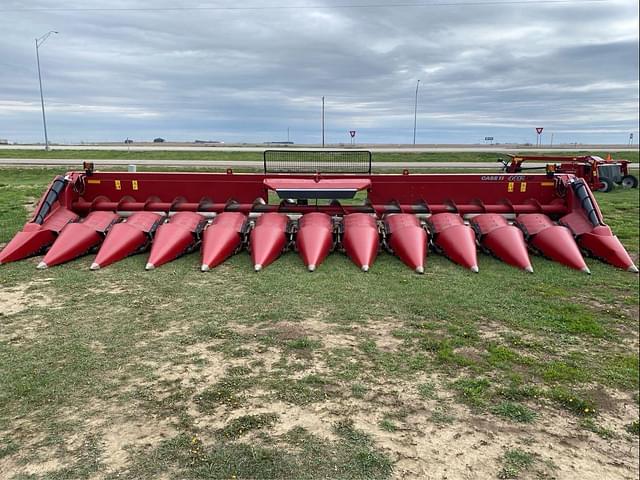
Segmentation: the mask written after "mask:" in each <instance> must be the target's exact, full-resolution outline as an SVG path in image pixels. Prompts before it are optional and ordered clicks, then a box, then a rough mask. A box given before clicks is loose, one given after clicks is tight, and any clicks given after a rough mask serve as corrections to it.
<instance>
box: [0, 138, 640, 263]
mask: <svg viewBox="0 0 640 480" xmlns="http://www.w3.org/2000/svg"><path fill="white" fill-rule="evenodd" d="M264 165H265V169H264V172H263V173H244V174H237V173H233V172H232V171H231V170H228V171H227V172H226V173H135V172H133V173H121V172H95V171H93V168H92V165H90V164H87V165H85V171H79V172H70V173H67V174H66V175H64V176H59V177H56V178H55V179H54V180H53V182H52V183H51V185H50V186H49V188H48V190H47V192H46V193H45V194H44V196H43V197H42V199H41V200H40V203H39V204H38V206H37V208H36V211H35V215H34V216H33V218H32V219H31V221H29V222H28V223H27V224H26V225H25V226H24V228H23V230H22V231H21V232H19V233H17V234H16V236H15V237H14V238H13V239H12V240H11V241H10V242H9V243H8V244H7V245H6V246H5V248H4V249H3V250H2V251H1V252H0V263H7V262H12V261H15V260H20V259H23V258H26V257H30V256H33V255H39V254H42V253H45V256H44V258H43V259H42V261H41V262H40V264H39V265H38V267H39V268H47V267H52V266H54V265H58V264H61V263H64V262H68V261H69V260H72V259H74V258H77V257H79V256H81V255H84V254H87V253H89V252H93V251H97V255H96V257H95V259H94V260H93V264H92V265H91V269H93V270H98V269H100V268H104V267H106V266H108V265H110V264H112V263H114V262H117V261H118V260H121V259H123V258H125V257H127V256H129V255H133V254H137V253H142V252H145V251H146V250H148V249H149V250H150V253H149V257H148V260H147V265H146V268H147V270H152V269H154V268H157V267H160V266H161V265H163V264H165V263H167V262H170V261H172V260H174V259H175V258H177V257H179V256H181V255H183V254H185V253H188V252H191V251H194V250H196V249H198V248H199V249H200V250H201V262H200V264H201V270H202V271H208V270H210V269H212V268H214V267H216V266H217V265H219V264H221V263H222V262H224V261H225V259H227V258H228V257H230V256H231V255H233V254H235V253H237V252H239V251H240V250H242V249H245V248H246V249H248V250H249V251H250V253H251V259H252V263H253V268H254V269H255V271H260V270H262V269H263V268H265V267H266V266H267V265H269V264H270V263H272V262H273V261H274V260H276V259H277V257H278V256H279V255H280V254H281V253H282V252H283V251H285V250H287V249H294V250H296V251H297V252H299V254H300V257H301V259H302V261H303V263H304V264H305V266H306V267H307V268H308V270H310V271H313V270H315V269H316V268H318V267H319V266H320V265H321V264H322V262H323V260H324V259H325V258H326V257H327V255H329V254H330V252H331V251H333V250H340V251H343V252H344V253H345V254H346V255H347V256H348V257H349V258H350V259H351V260H352V261H353V262H354V263H355V264H356V265H357V266H358V267H359V268H360V269H361V270H363V271H367V270H369V268H371V267H372V266H373V264H374V261H375V259H376V255H377V254H378V252H379V251H380V249H381V248H384V249H386V250H388V251H389V252H392V253H393V254H395V255H397V256H398V257H399V258H400V260H402V261H403V262H404V263H405V264H406V265H407V266H409V267H410V268H411V269H413V270H414V271H416V272H418V273H422V272H424V269H425V261H426V257H427V253H428V250H429V249H431V250H433V251H435V252H437V253H439V254H442V255H445V256H446V257H448V258H449V259H450V260H451V261H452V262H455V263H457V264H459V265H461V266H463V267H465V268H468V269H470V270H472V271H474V272H477V271H478V262H477V249H478V248H479V249H480V250H481V251H484V252H485V253H489V254H491V255H494V256H495V257H497V258H499V259H501V260H502V261H504V262H506V263H508V264H510V265H513V266H514V267H517V268H519V269H522V270H525V271H529V272H533V268H532V266H531V261H530V258H529V252H535V253H536V254H540V255H543V256H545V257H547V258H549V259H551V260H555V261H557V262H560V263H562V264H564V265H566V266H568V267H571V268H573V269H576V270H581V271H583V272H586V273H589V269H588V267H587V265H586V264H585V261H584V258H583V254H585V255H589V256H592V257H595V258H598V259H600V260H602V261H604V262H607V263H609V264H611V265H613V266H615V267H618V268H622V269H625V270H628V271H631V272H637V271H638V269H637V268H636V266H635V265H634V264H633V261H632V260H631V258H630V257H629V255H628V254H627V252H626V251H625V249H624V247H623V246H622V244H621V243H620V241H619V240H618V238H617V237H616V236H614V235H613V233H612V232H611V230H610V229H609V227H608V226H607V225H606V224H605V223H604V220H603V218H602V214H601V212H600V210H599V208H598V205H597V203H596V200H595V198H594V197H593V195H592V193H591V190H590V188H589V185H588V183H587V182H585V180H584V179H582V178H577V177H575V176H574V175H571V174H564V173H562V174H557V173H546V174H544V173H543V174H508V173H506V174H496V175H478V174H409V172H407V171H405V172H403V174H372V173H371V154H370V153H369V152H362V151H360V152H357V151H349V152H297V151H285V152H280V151H267V152H265V157H264Z"/></svg>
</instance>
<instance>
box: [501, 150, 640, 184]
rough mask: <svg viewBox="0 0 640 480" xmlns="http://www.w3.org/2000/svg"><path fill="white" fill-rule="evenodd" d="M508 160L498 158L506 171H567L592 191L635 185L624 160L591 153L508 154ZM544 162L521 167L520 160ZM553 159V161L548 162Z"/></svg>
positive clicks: (635, 179)
mask: <svg viewBox="0 0 640 480" xmlns="http://www.w3.org/2000/svg"><path fill="white" fill-rule="evenodd" d="M509 157H511V158H510V160H502V159H501V160H498V161H499V162H502V164H503V165H504V167H503V170H504V171H505V172H507V173H520V172H522V171H524V170H539V169H546V170H547V172H555V173H569V174H572V175H575V176H576V177H580V178H584V179H585V181H586V182H587V183H588V184H589V187H590V188H591V189H592V190H597V191H599V192H610V191H611V190H613V187H614V186H615V185H621V186H622V187H623V188H638V179H637V178H636V177H635V176H633V175H631V174H630V173H629V163H631V162H629V161H628V160H612V159H611V158H607V160H604V159H602V158H601V157H598V156H595V155H587V156H582V157H560V156H529V155H509ZM532 161H534V162H535V161H537V162H548V163H547V165H546V166H545V167H523V166H522V164H523V163H524V162H532ZM551 162H553V163H551Z"/></svg>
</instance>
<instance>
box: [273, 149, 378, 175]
mask: <svg viewBox="0 0 640 480" xmlns="http://www.w3.org/2000/svg"><path fill="white" fill-rule="evenodd" d="M316 172H320V173H365V174H370V173H371V152H369V151H368V150H349V151H342V150H340V151H333V150H322V151H318V150H265V152H264V173H316Z"/></svg>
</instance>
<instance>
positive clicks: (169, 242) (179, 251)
mask: <svg viewBox="0 0 640 480" xmlns="http://www.w3.org/2000/svg"><path fill="white" fill-rule="evenodd" d="M206 222H207V221H206V219H205V218H204V217H203V216H202V215H200V214H198V213H195V212H178V213H176V214H175V215H173V216H171V217H169V221H168V222H167V223H163V224H162V225H160V226H159V227H158V229H157V231H156V234H155V238H154V240H153V245H152V246H151V253H150V254H149V260H148V262H147V265H146V267H145V268H146V269H147V270H153V269H154V268H156V267H159V266H160V265H163V264H165V263H167V262H170V261H172V260H175V259H176V258H178V257H180V256H181V255H184V254H186V253H189V252H191V251H193V249H194V248H195V247H196V246H197V245H198V242H199V240H200V233H201V232H202V229H203V228H204V226H205V224H206Z"/></svg>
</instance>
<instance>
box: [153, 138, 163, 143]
mask: <svg viewBox="0 0 640 480" xmlns="http://www.w3.org/2000/svg"><path fill="white" fill-rule="evenodd" d="M153 143H164V138H161V137H158V138H154V139H153Z"/></svg>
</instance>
